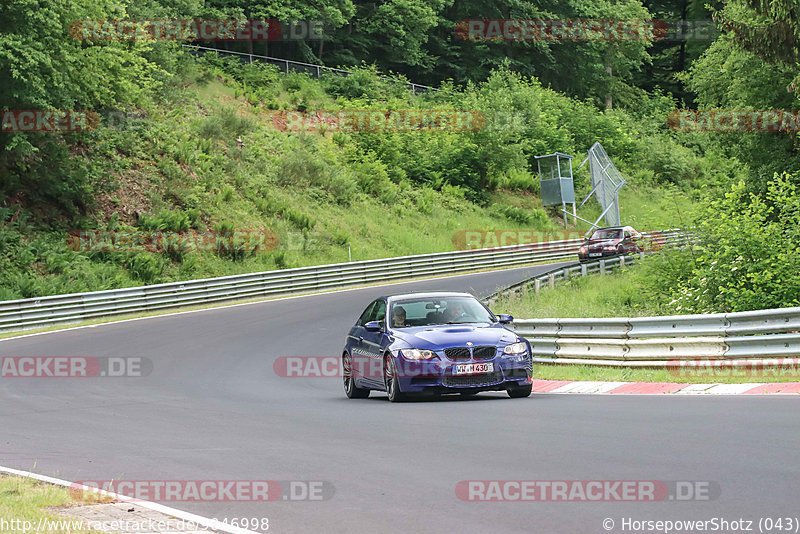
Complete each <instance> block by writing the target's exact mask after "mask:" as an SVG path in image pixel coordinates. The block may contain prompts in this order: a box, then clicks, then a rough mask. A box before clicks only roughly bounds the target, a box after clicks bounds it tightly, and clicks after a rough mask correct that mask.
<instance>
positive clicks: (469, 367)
mask: <svg viewBox="0 0 800 534" xmlns="http://www.w3.org/2000/svg"><path fill="white" fill-rule="evenodd" d="M493 372H494V364H493V363H462V364H459V365H456V366H455V368H454V369H453V374H454V375H477V374H480V373H493Z"/></svg>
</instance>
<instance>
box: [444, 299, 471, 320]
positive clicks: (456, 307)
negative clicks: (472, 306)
mask: <svg viewBox="0 0 800 534" xmlns="http://www.w3.org/2000/svg"><path fill="white" fill-rule="evenodd" d="M466 315H467V314H466V313H464V306H462V305H461V303H460V302H455V303H453V305H452V306H449V307H448V308H447V309H446V310H445V311H444V321H445V322H446V323H457V322H459V321H462V319H463V317H466Z"/></svg>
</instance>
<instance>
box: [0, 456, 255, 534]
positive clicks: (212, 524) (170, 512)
mask: <svg viewBox="0 0 800 534" xmlns="http://www.w3.org/2000/svg"><path fill="white" fill-rule="evenodd" d="M3 473H4V474H6V475H16V476H20V477H26V478H32V479H34V480H38V481H40V482H46V483H48V484H53V485H55V486H63V487H65V488H70V489H79V490H81V491H91V492H92V493H98V494H100V495H104V496H106V497H109V498H111V499H114V500H115V501H118V502H133V503H136V505H137V506H139V507H140V508H146V509H148V510H152V511H154V512H161V513H162V514H166V515H167V516H172V517H175V518H177V519H182V520H184V521H187V522H190V523H192V524H194V525H199V526H201V527H205V528H204V529H203V530H205V531H206V532H208V530H211V531H216V532H225V533H227V534H258V532H256V531H253V530H248V529H246V528H241V527H236V526H233V525H229V524H227V523H224V522H222V521H218V520H216V519H210V518H208V517H203V516H199V515H195V514H192V513H189V512H184V511H183V510H178V509H177V508H172V507H170V506H164V505H163V504H159V503H155V502H151V501H143V500H141V499H134V498H133V497H128V496H126V495H121V494H119V493H115V492H112V491H106V490H102V489H98V488H90V487H89V486H85V485H83V484H76V483H74V482H70V481H68V480H62V479H60V478H53V477H48V476H45V475H40V474H38V473H32V472H31V471H21V470H19V469H12V468H10V467H3V466H0V474H3ZM176 534H177V533H176Z"/></svg>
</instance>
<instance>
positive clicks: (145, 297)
mask: <svg viewBox="0 0 800 534" xmlns="http://www.w3.org/2000/svg"><path fill="white" fill-rule="evenodd" d="M645 235H648V236H651V237H654V238H655V239H659V240H662V241H663V242H665V243H667V242H670V239H672V238H671V237H669V235H668V233H661V232H651V233H646V234H645ZM662 235H664V236H665V237H664V238H663V239H662V237H661V236H662ZM581 242H582V240H581V239H566V240H559V241H548V242H542V243H529V244H523V245H510V246H505V247H495V248H484V249H474V250H460V251H455V252H438V253H434V254H420V255H415V256H400V257H395V258H385V259H377V260H365V261H356V262H349V263H336V264H331V265H319V266H312V267H298V268H295V269H282V270H276V271H264V272H258V273H250V274H241V275H233V276H223V277H219V278H206V279H201V280H189V281H185V282H171V283H166V284H156V285H150V286H140V287H128V288H121V289H111V290H106V291H94V292H90V293H73V294H69V295H53V296H47V297H39V298H31V299H20V300H8V301H0V332H9V331H16V330H27V329H31V328H40V327H47V326H52V325H59V324H69V323H76V322H80V321H85V320H87V319H96V318H100V317H110V316H120V315H131V314H139V313H150V312H159V311H162V310H169V309H175V308H181V307H187V306H202V305H206V304H215V303H221V302H229V301H235V300H253V299H259V298H269V297H281V296H287V295H299V294H304V293H315V292H320V291H327V290H332V289H342V288H347V287H355V286H360V285H366V284H372V283H377V282H388V281H394V280H401V279H414V278H423V277H433V276H443V275H447V274H451V273H463V272H468V271H477V270H482V269H502V268H505V267H512V266H520V265H525V264H532V263H545V262H555V261H559V260H566V259H572V258H574V257H575V256H576V255H577V253H578V249H579V248H580V245H581ZM609 261H611V260H609ZM618 261H619V260H618ZM621 261H623V262H624V261H625V260H621Z"/></svg>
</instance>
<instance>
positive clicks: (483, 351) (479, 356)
mask: <svg viewBox="0 0 800 534" xmlns="http://www.w3.org/2000/svg"><path fill="white" fill-rule="evenodd" d="M496 355H497V347H491V346H488V347H475V348H474V349H472V356H473V358H475V359H476V360H491V359H492V358H494V357H495V356H496Z"/></svg>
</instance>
